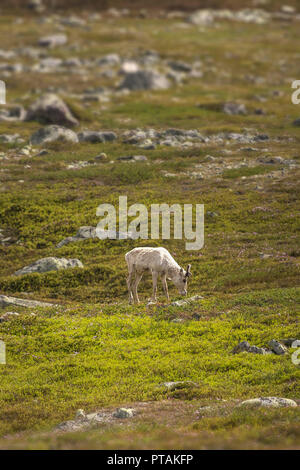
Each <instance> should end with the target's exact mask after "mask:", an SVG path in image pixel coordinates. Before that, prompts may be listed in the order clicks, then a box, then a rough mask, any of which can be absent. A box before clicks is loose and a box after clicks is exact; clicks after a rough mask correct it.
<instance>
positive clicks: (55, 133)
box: [30, 125, 78, 145]
mask: <svg viewBox="0 0 300 470" xmlns="http://www.w3.org/2000/svg"><path fill="white" fill-rule="evenodd" d="M50 142H72V143H77V142H78V137H77V135H76V134H75V132H73V131H72V130H71V129H67V128H66V127H63V126H54V125H52V126H46V127H42V128H40V129H38V130H37V131H36V132H34V133H33V134H32V136H31V137H30V143H31V144H33V145H39V144H45V143H50Z"/></svg>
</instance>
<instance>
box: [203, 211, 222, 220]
mask: <svg viewBox="0 0 300 470" xmlns="http://www.w3.org/2000/svg"><path fill="white" fill-rule="evenodd" d="M206 215H207V216H208V217H211V218H212V219H216V218H217V217H219V214H218V212H212V211H206Z"/></svg>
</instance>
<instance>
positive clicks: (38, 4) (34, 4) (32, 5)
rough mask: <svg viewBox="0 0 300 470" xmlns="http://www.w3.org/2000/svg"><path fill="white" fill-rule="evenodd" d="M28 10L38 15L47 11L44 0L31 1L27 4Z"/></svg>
mask: <svg viewBox="0 0 300 470" xmlns="http://www.w3.org/2000/svg"><path fill="white" fill-rule="evenodd" d="M27 8H29V9H30V10H33V11H36V12H37V13H41V12H42V11H44V9H45V7H44V5H43V3H42V0H29V1H28V2H27Z"/></svg>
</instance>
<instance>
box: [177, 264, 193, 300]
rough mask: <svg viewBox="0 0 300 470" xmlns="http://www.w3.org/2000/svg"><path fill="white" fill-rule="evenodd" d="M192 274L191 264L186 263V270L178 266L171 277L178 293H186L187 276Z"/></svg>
mask: <svg viewBox="0 0 300 470" xmlns="http://www.w3.org/2000/svg"><path fill="white" fill-rule="evenodd" d="M191 275H192V273H191V265H190V264H188V266H187V268H186V271H185V270H184V269H183V268H180V270H179V271H178V273H177V274H176V276H174V277H173V278H172V280H173V282H174V284H175V286H176V287H177V289H178V291H179V294H180V295H187V284H188V278H189V277H190V276H191Z"/></svg>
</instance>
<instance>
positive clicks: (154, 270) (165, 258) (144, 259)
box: [125, 247, 192, 303]
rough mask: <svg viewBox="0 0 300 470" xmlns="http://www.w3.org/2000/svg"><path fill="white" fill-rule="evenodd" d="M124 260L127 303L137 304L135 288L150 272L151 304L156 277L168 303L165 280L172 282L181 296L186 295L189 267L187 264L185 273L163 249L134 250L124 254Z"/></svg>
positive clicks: (154, 299)
mask: <svg viewBox="0 0 300 470" xmlns="http://www.w3.org/2000/svg"><path fill="white" fill-rule="evenodd" d="M125 260H126V262H127V266H128V278H127V286H128V292H129V303H132V302H135V303H139V298H138V293H137V287H138V284H139V282H140V280H141V279H142V276H143V274H144V272H146V271H150V272H151V274H152V281H153V294H152V299H151V300H152V301H153V302H156V289H157V280H158V276H160V277H161V280H162V285H163V290H164V292H165V294H166V297H167V299H168V301H169V300H170V298H169V292H168V285H167V279H169V280H171V281H173V283H174V284H175V286H176V287H177V288H178V290H179V293H180V294H181V295H186V294H187V281H188V278H189V277H190V276H191V275H192V273H191V271H190V269H191V265H190V264H188V266H187V270H186V271H185V270H184V269H183V268H181V267H180V266H179V264H178V263H176V261H175V260H174V258H173V257H172V256H171V255H170V253H169V252H168V250H166V249H165V248H148V247H141V248H134V249H133V250H131V251H128V253H126V255H125Z"/></svg>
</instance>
